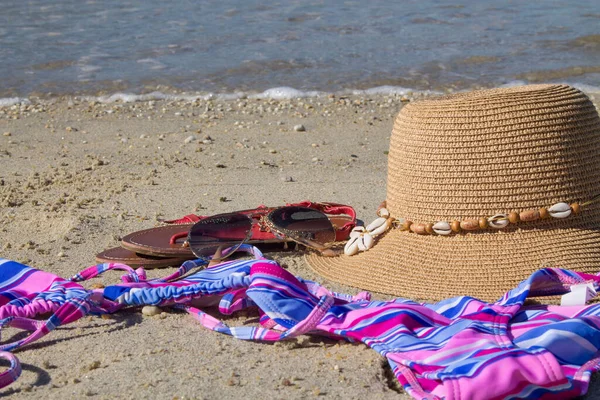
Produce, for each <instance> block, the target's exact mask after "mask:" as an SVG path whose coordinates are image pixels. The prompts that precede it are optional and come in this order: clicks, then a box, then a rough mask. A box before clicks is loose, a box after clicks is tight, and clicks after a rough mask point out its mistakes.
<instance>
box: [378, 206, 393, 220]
mask: <svg viewBox="0 0 600 400" xmlns="http://www.w3.org/2000/svg"><path fill="white" fill-rule="evenodd" d="M377 215H379V216H380V217H383V218H387V217H389V216H390V212H389V211H388V210H387V208H380V209H379V212H378V213H377Z"/></svg>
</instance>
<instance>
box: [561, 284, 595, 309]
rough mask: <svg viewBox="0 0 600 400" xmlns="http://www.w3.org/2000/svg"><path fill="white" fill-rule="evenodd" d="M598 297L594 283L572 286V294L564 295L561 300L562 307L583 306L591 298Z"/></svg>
mask: <svg viewBox="0 0 600 400" xmlns="http://www.w3.org/2000/svg"><path fill="white" fill-rule="evenodd" d="M593 297H596V290H595V289H594V284H593V283H582V284H579V285H572V286H571V292H570V293H567V294H564V295H563V296H562V297H561V299H560V305H561V306H582V305H585V304H586V303H587V302H588V301H589V300H590V299H591V298H593Z"/></svg>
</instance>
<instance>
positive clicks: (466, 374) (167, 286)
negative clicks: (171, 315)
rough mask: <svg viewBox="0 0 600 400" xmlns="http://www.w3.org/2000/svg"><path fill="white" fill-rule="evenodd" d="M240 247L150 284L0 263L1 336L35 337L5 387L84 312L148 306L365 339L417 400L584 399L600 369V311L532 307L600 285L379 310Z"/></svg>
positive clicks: (135, 274) (286, 332)
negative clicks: (99, 281)
mask: <svg viewBox="0 0 600 400" xmlns="http://www.w3.org/2000/svg"><path fill="white" fill-rule="evenodd" d="M241 250H242V251H245V252H248V253H249V254H250V255H252V256H253V259H251V260H232V261H227V262H224V263H221V264H219V265H216V266H213V267H211V268H207V269H203V270H200V271H196V269H197V268H198V267H203V266H204V265H205V263H206V262H205V261H203V260H194V261H187V262H185V263H184V264H183V265H182V266H181V268H179V270H177V271H176V272H175V273H173V274H171V275H169V276H167V277H165V278H161V279H153V280H148V279H146V276H145V273H144V270H143V269H141V268H140V269H137V270H133V269H132V268H130V267H128V266H125V265H122V264H100V265H97V266H93V267H90V268H88V269H86V270H84V271H82V272H81V273H79V274H77V275H75V276H74V277H72V278H71V279H68V280H66V279H62V278H60V277H57V276H55V275H52V274H49V273H47V272H43V271H39V270H36V269H33V268H31V267H28V266H25V265H22V264H19V263H16V262H13V261H7V260H0V318H2V319H0V329H1V328H2V327H4V326H13V327H16V328H20V329H27V330H31V331H32V334H31V335H29V336H28V337H26V338H24V339H21V340H19V341H17V342H14V343H8V344H3V345H1V346H0V350H1V352H0V356H2V357H4V358H6V359H8V360H10V362H11V366H10V367H9V369H8V370H7V371H5V372H4V373H2V374H1V375H0V386H6V385H8V384H10V383H11V382H13V381H14V380H16V379H17V378H18V376H19V373H20V366H19V363H18V360H17V359H16V358H15V357H14V355H13V354H12V353H10V351H12V350H14V349H17V348H19V347H21V346H24V345H26V344H28V343H31V342H33V341H35V340H37V339H39V338H40V337H42V336H44V335H45V334H47V333H49V332H50V331H52V330H53V329H55V328H56V327H58V326H60V325H63V324H67V323H69V322H73V321H75V320H77V319H79V318H81V317H82V316H84V315H87V314H105V313H114V312H116V311H118V310H119V309H121V308H123V307H133V306H141V305H162V306H171V307H175V308H180V309H184V310H186V311H188V312H189V313H190V314H191V315H193V316H194V318H196V319H197V320H198V321H199V322H200V323H201V324H202V325H203V326H205V327H207V328H209V329H212V330H214V331H218V332H222V333H225V334H229V335H231V336H234V337H236V338H238V339H244V340H262V341H278V340H284V339H289V338H292V337H294V336H297V335H301V334H318V335H327V336H334V337H337V338H344V339H347V340H349V341H353V342H358V341H359V342H363V343H365V344H366V345H368V346H369V347H371V348H372V349H374V350H376V351H377V352H379V353H380V354H381V355H382V356H384V357H386V358H387V360H388V362H389V364H390V366H391V368H392V371H393V372H394V374H395V375H396V377H397V379H398V380H399V382H400V383H401V384H402V386H403V387H404V389H405V390H406V391H407V392H408V393H409V394H410V395H411V396H413V397H414V398H416V399H442V398H444V399H483V398H485V399H494V398H566V397H575V396H579V395H583V394H585V393H586V392H587V389H588V384H589V379H590V375H591V373H592V372H593V371H596V370H598V369H599V368H600V367H599V365H600V358H599V354H598V349H599V348H600V331H599V329H600V305H598V304H592V305H581V306H570V307H561V306H544V305H524V303H525V300H526V299H527V298H529V297H534V296H548V295H560V294H564V293H567V292H569V289H570V287H571V285H574V284H583V283H592V284H593V285H594V286H596V287H598V283H599V282H600V277H598V276H595V275H589V274H583V273H578V272H572V271H568V270H562V269H557V268H546V269H542V270H539V271H537V272H535V273H534V274H532V275H531V276H530V277H529V278H528V279H527V280H525V281H523V282H522V283H521V284H519V285H518V286H517V287H516V288H514V289H512V290H511V291H509V292H507V293H506V294H505V295H504V296H503V297H502V298H500V299H499V300H498V301H497V302H495V303H485V302H482V301H480V300H477V299H474V298H471V297H456V298H452V299H447V300H444V301H441V302H439V303H436V304H425V303H416V302H414V301H411V300H408V299H401V298H398V299H393V300H388V301H372V300H370V296H369V294H368V293H366V292H361V293H359V294H357V295H356V296H350V295H346V294H341V293H335V292H331V291H329V290H327V289H326V288H324V287H322V286H320V285H319V284H317V283H315V282H312V281H308V280H304V279H302V278H300V277H295V276H293V275H292V274H290V273H289V272H287V271H286V270H285V269H283V268H281V267H280V266H279V265H278V264H277V263H276V262H275V261H272V260H267V259H265V258H264V257H263V256H262V254H261V253H260V251H258V250H257V249H255V248H252V247H250V246H246V245H244V246H242V247H241ZM108 270H124V271H125V272H126V274H125V275H124V276H123V277H122V283H120V284H116V285H112V286H108V287H106V288H103V289H95V290H87V289H85V288H83V287H82V286H81V285H80V284H79V283H78V282H80V281H84V280H87V279H90V278H92V277H94V276H97V275H98V274H101V273H103V272H105V271H108ZM194 271H195V272H194ZM199 304H200V305H199ZM207 304H218V306H219V311H220V312H221V313H222V314H225V315H227V314H231V313H233V312H235V311H238V310H242V309H245V308H250V307H251V308H256V309H258V311H259V315H260V326H254V327H252V326H244V327H236V328H230V327H228V326H227V325H225V324H224V323H223V322H221V321H219V320H218V319H216V318H214V317H212V316H210V315H208V314H206V313H204V312H203V311H202V310H201V308H202V307H203V306H204V305H207ZM47 312H53V314H52V316H51V317H50V318H49V319H48V320H45V321H40V320H35V319H32V318H33V317H35V316H36V315H40V314H43V313H47ZM482 388H485V390H482Z"/></svg>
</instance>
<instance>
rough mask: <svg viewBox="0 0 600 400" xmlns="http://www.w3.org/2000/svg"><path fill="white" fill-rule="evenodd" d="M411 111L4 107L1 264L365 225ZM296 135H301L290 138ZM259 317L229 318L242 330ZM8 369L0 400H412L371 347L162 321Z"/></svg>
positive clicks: (177, 317)
mask: <svg viewBox="0 0 600 400" xmlns="http://www.w3.org/2000/svg"><path fill="white" fill-rule="evenodd" d="M406 100H407V99H402V98H400V97H395V96H391V97H376V98H359V97H348V98H340V97H325V98H313V99H299V100H280V101H278V100H253V99H244V100H235V101H197V102H184V101H177V102H168V101H155V102H140V103H127V104H122V103H112V104H100V103H89V102H87V101H72V100H68V99H61V100H57V101H56V102H53V103H43V104H42V103H40V104H33V105H28V106H13V107H7V108H0V135H2V136H0V257H2V258H8V259H13V260H17V261H20V262H23V263H26V264H29V265H31V266H33V267H36V268H40V269H44V270H47V271H51V272H53V273H55V274H58V275H60V276H62V277H69V276H72V275H73V274H75V273H77V272H78V271H80V270H81V269H83V268H84V267H87V266H89V265H93V264H94V263H95V260H94V255H95V254H96V253H97V252H99V251H101V250H103V249H105V248H108V247H112V246H116V245H118V242H119V238H120V237H121V236H123V235H124V234H126V233H129V232H131V231H134V230H138V229H144V228H148V227H151V226H155V225H158V222H157V218H161V217H164V218H175V217H180V216H183V215H185V214H189V213H197V214H204V215H207V214H216V213H219V212H226V211H233V210H239V209H245V208H254V207H256V206H258V205H259V204H266V205H282V204H284V203H286V202H296V201H301V200H306V199H309V200H313V201H333V202H339V203H346V204H351V205H352V206H354V207H355V208H356V210H357V212H358V215H359V218H361V219H364V220H367V221H370V220H371V219H373V218H374V217H375V214H374V211H375V209H376V208H377V205H378V204H379V203H380V202H381V200H383V199H384V198H385V179H386V159H387V156H386V153H387V149H388V144H389V137H390V134H391V130H392V124H393V119H394V117H395V115H396V114H397V112H398V111H399V109H400V108H401V107H402V104H403V103H404V101H406ZM299 124H302V125H304V127H305V128H306V130H305V131H301V132H298V131H296V130H295V129H294V126H295V125H299ZM269 256H271V257H273V258H275V259H276V260H278V261H280V262H281V264H282V265H284V266H286V267H287V268H288V269H289V270H290V271H292V272H293V273H294V274H297V275H301V276H303V277H305V278H308V279H314V280H317V281H319V282H322V283H323V284H325V285H326V286H328V287H330V288H332V289H334V290H337V291H342V292H348V293H356V292H357V291H358V290H357V289H354V288H348V287H344V286H341V285H338V284H335V283H333V282H330V281H327V280H324V279H322V278H320V277H319V276H316V275H315V274H314V273H313V272H312V271H311V270H310V269H309V268H308V266H307V265H306V264H305V263H304V260H303V257H302V256H301V254H298V253H292V254H290V253H271V254H269ZM171 271H172V269H166V270H164V269H163V270H151V271H149V272H150V273H149V275H150V276H151V277H158V276H163V275H166V274H167V273H168V272H171ZM118 280H119V273H107V274H105V275H104V276H102V277H101V278H98V279H95V280H93V281H92V282H94V283H97V282H100V283H103V284H109V283H115V282H117V281H118ZM253 318H254V316H252V315H249V316H248V315H242V316H235V317H233V318H225V319H226V320H227V322H228V324H230V325H241V324H244V323H246V321H247V320H248V319H251V320H252V319H253ZM15 334H16V332H14V331H11V330H9V331H7V334H6V333H5V334H4V336H3V340H5V341H6V340H10V339H11V337H12V338H13V339H14V337H15V336H14V335H15ZM17 356H18V357H19V359H20V361H21V362H22V364H23V374H22V376H21V378H20V379H19V380H18V381H17V382H16V383H14V384H13V385H11V386H9V387H7V388H5V389H3V390H0V395H11V397H15V398H17V397H18V398H61V399H62V398H83V397H88V396H89V397H95V398H169V399H172V398H178V399H183V398H186V399H188V398H207V399H210V398H242V397H243V398H298V399H299V398H332V399H335V398H351V399H358V398H367V397H368V398H375V399H386V398H390V399H391V398H394V399H398V398H400V399H408V398H409V396H407V395H406V394H405V393H403V392H402V390H401V389H399V388H398V385H397V383H396V381H395V378H394V377H393V375H392V373H391V371H390V369H389V367H388V366H387V363H386V362H385V360H384V359H383V358H381V357H380V356H379V355H378V354H377V353H376V352H375V351H373V350H370V349H368V348H366V347H365V346H364V345H356V344H349V343H338V342H336V341H332V340H328V339H322V338H320V337H311V338H307V337H303V338H301V339H300V340H298V341H292V342H289V343H280V344H274V345H273V344H264V343H252V342H244V341H240V340H236V339H232V338H230V337H228V336H225V335H221V334H218V333H215V332H211V331H208V330H206V329H204V328H202V327H201V326H200V325H199V324H198V323H196V322H195V321H194V320H193V319H192V318H191V317H189V316H187V315H185V314H183V313H181V312H175V311H170V310H166V313H164V314H162V315H161V316H155V317H145V316H143V315H142V314H141V312H140V310H128V311H124V312H119V313H118V314H115V315H112V316H109V317H108V318H97V317H87V318H84V319H83V320H81V321H78V322H77V323H74V324H71V325H68V326H66V327H62V328H59V329H57V330H55V331H54V332H52V333H51V334H49V335H48V336H46V337H45V338H44V339H43V340H40V341H38V342H37V343H35V344H34V345H32V346H30V347H27V348H24V349H22V350H19V351H18V352H17ZM3 365H6V364H3ZM596 380H597V379H596ZM598 386H599V385H598V384H597V383H596V382H595V381H594V382H592V393H596V395H594V394H591V395H589V396H588V397H589V398H596V396H598V394H600V390H598Z"/></svg>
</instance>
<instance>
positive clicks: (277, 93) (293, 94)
mask: <svg viewBox="0 0 600 400" xmlns="http://www.w3.org/2000/svg"><path fill="white" fill-rule="evenodd" d="M524 84H526V82H523V81H516V80H515V81H511V82H508V83H505V84H504V85H501V86H499V87H511V86H519V85H524ZM571 85H572V86H574V87H576V88H577V89H579V90H581V91H583V92H585V93H588V94H591V95H593V94H596V95H597V94H600V87H599V86H591V85H584V84H571ZM465 91H468V89H465ZM329 94H334V95H354V96H407V95H411V94H416V95H435V94H441V92H437V91H432V90H416V89H411V88H405V87H401V86H377V87H373V88H369V89H364V90H359V89H347V90H343V91H339V92H334V93H327V92H322V91H301V90H298V89H294V88H292V87H287V86H282V87H275V88H271V89H267V90H265V91H264V92H261V93H250V92H233V93H197V94H189V93H181V94H166V93H163V92H159V91H155V92H151V93H145V94H135V93H114V94H112V95H108V96H98V97H96V96H84V97H81V100H83V101H98V102H100V103H115V102H121V103H133V102H138V101H151V100H167V101H187V102H193V101H195V100H223V101H228V100H237V99H242V98H250V99H274V100H285V99H294V98H305V97H324V96H327V95H329ZM15 104H30V101H29V99H27V98H21V97H10V98H0V107H10V106H13V105H15Z"/></svg>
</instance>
